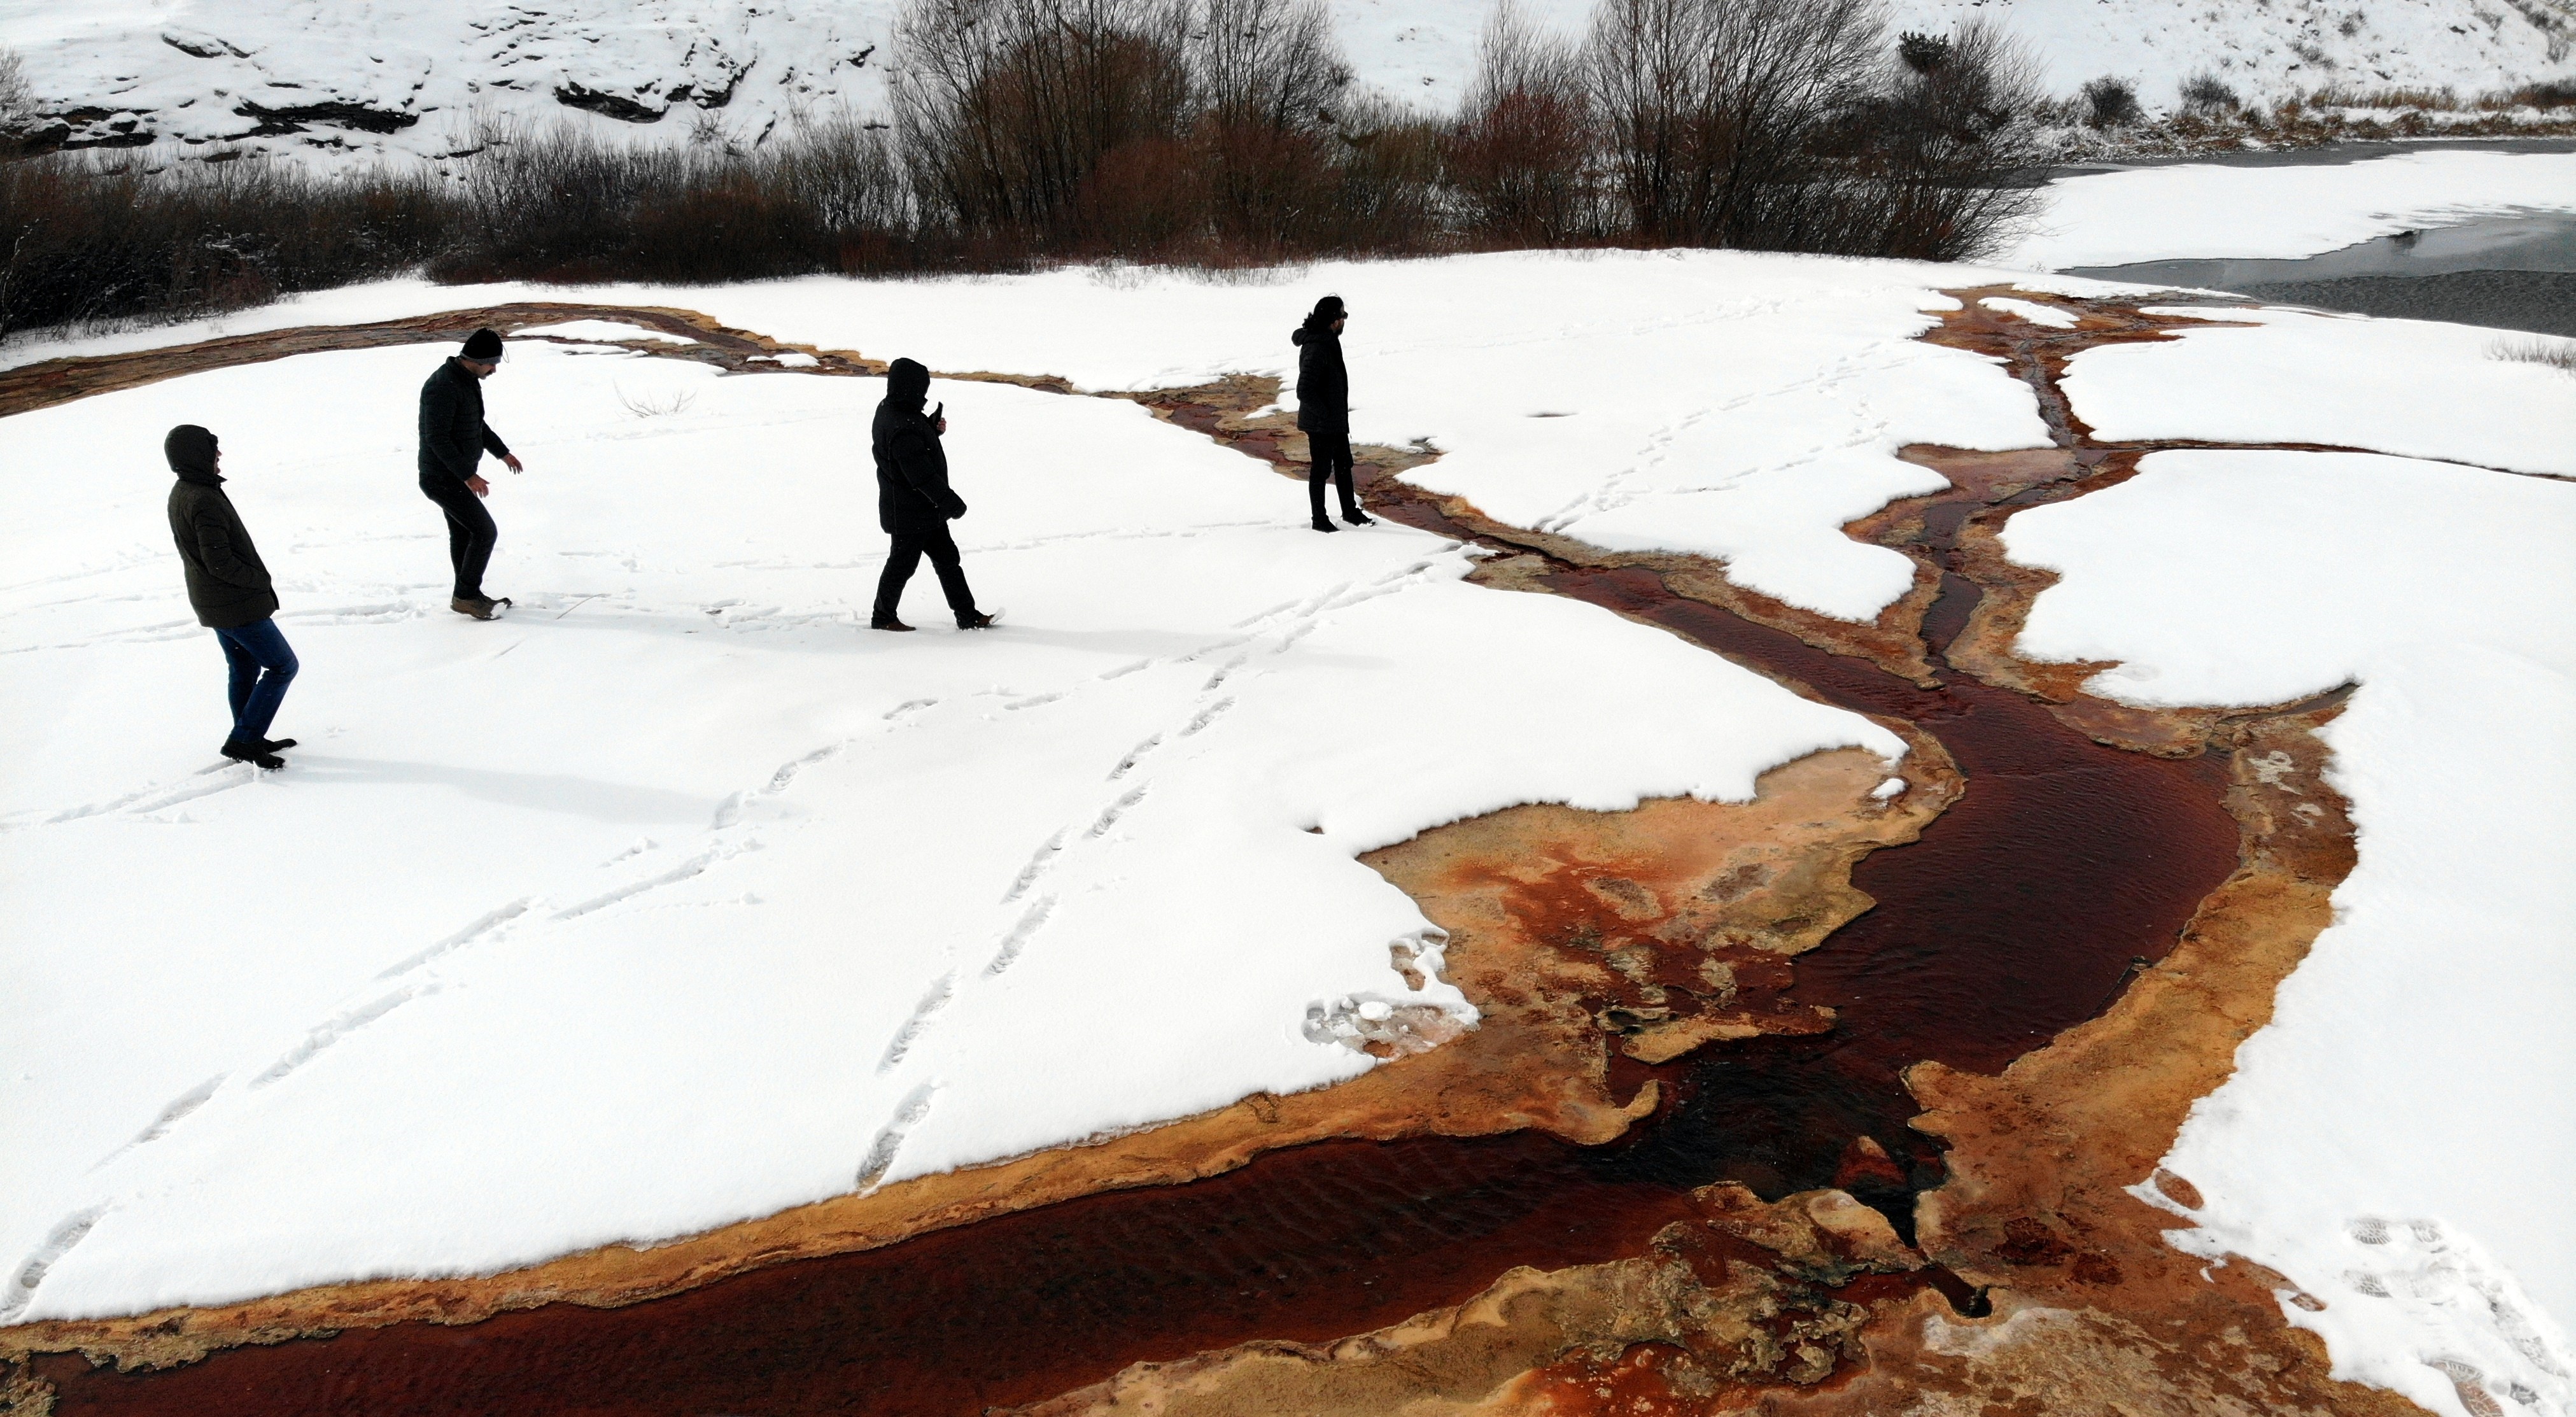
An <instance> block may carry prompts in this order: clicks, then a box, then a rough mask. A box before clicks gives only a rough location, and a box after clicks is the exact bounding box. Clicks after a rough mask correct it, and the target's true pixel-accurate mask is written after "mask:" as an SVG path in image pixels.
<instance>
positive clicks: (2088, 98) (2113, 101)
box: [2082, 74, 2144, 128]
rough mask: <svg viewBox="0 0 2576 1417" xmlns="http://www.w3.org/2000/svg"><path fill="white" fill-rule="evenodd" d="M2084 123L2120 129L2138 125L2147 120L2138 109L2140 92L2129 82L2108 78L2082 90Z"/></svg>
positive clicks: (2103, 78) (2096, 80) (2105, 76)
mask: <svg viewBox="0 0 2576 1417" xmlns="http://www.w3.org/2000/svg"><path fill="white" fill-rule="evenodd" d="M2082 94H2083V99H2084V122H2085V124H2086V126H2088V127H2093V128H2117V127H2121V126H2123V125H2125V124H2130V123H2135V122H2137V121H2138V119H2139V118H2140V117H2142V116H2144V114H2143V112H2142V110H2140V109H2139V107H2138V90H2137V88H2136V86H2134V85H2132V84H2131V83H2130V82H2129V81H2128V80H2126V79H2123V78H2119V77H2117V76H2115V75H2111V74H2104V75H2103V76H2102V77H2100V78H2098V79H2095V80H2093V81H2092V82H2090V83H2088V84H2086V85H2085V86H2084V88H2083V90H2082Z"/></svg>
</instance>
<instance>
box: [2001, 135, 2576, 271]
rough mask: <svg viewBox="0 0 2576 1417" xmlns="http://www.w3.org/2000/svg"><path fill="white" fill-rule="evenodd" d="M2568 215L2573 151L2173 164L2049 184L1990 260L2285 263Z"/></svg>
mask: <svg viewBox="0 0 2576 1417" xmlns="http://www.w3.org/2000/svg"><path fill="white" fill-rule="evenodd" d="M2566 211H2576V153H2482V152H2450V151H2441V152H2420V153H2404V154H2400V155H2398V156H2394V157H2381V158H2372V159H2370V160H2368V161H2365V162H2347V163H2334V164H2320V165H2317V166H2312V167H2311V166H2280V167H2223V166H2220V165H2218V164H2215V163H2181V164H2176V165H2174V166H2170V167H2142V168H2136V169H2132V170H2130V171H2127V172H2094V173H2086V174H2083V175H2081V176H2076V177H2061V178H2059V179H2057V180H2056V181H2054V182H2051V183H2050V184H2049V185H2048V203H2047V206H2046V208H2045V209H2044V210H2043V211H2042V212H2041V214H2040V215H2039V217H2038V218H2037V219H2036V220H2035V221H2034V222H2033V223H2032V226H2031V230H2030V233H2029V234H2028V235H2027V236H2025V237H2023V239H2022V241H2021V243H2020V244H2019V245H2018V246H2017V247H2015V248H2014V249H2013V251H2012V252H2011V254H2009V255H2007V256H2004V257H2002V258H2001V259H2000V260H1999V261H1998V264H2001V265H2007V266H2015V267H2028V268H2030V269H2032V270H2042V271H2054V270H2064V269H2066V268H2068V267H2070V266H2120V265H2127V264H2130V263H2132V262H2138V261H2178V260H2197V259H2217V258H2226V257H2244V258H2252V259H2273V260H2294V259H2297V258H2299V257H2302V256H2314V255H2318V254H2320V253H2322V252H2326V251H2335V250H2340V249H2342V248H2343V247H2346V246H2351V245H2355V244H2357V243H2359V242H2363V241H2369V240H2372V239H2373V238H2376V237H2381V236H2393V235H2395V234H2397V233H2398V232H2401V231H2419V230H2422V229H2424V228H2426V227H2436V226H2450V225H2457V224H2458V223H2460V222H2463V221H2467V220H2470V219H2472V218H2475V217H2481V216H2494V215H2499V214H2503V213H2509V212H2566Z"/></svg>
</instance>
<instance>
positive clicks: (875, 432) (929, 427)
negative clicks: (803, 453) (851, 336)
mask: <svg viewBox="0 0 2576 1417" xmlns="http://www.w3.org/2000/svg"><path fill="white" fill-rule="evenodd" d="M907 365H909V366H910V367H909V368H907V367H906V366H907ZM929 391H930V371H929V370H927V369H924V368H922V367H921V366H920V365H918V364H914V363H913V362H912V361H911V360H909V359H898V360H896V361H895V363H894V369H893V371H892V373H891V374H889V375H888V377H887V379H886V396H885V398H884V399H883V400H882V401H881V402H879V403H878V404H877V416H876V421H875V422H874V424H873V425H871V427H870V428H869V432H868V442H869V450H870V451H871V452H873V453H874V454H875V455H876V461H877V525H878V526H880V527H882V528H884V529H885V530H886V531H887V532H888V533H890V534H892V535H895V536H903V535H906V534H919V533H923V532H929V531H936V530H938V529H939V528H941V527H944V526H946V525H947V524H948V521H949V519H950V518H952V517H962V516H964V515H966V499H965V498H963V497H960V496H958V495H957V494H956V493H955V492H954V491H951V490H950V489H949V486H948V453H947V451H946V450H945V449H943V448H941V447H940V446H939V422H938V419H937V417H936V415H934V414H931V413H928V412H925V411H924V410H923V409H922V406H921V405H922V402H923V399H924V397H925V396H926V395H927V394H928V393H929Z"/></svg>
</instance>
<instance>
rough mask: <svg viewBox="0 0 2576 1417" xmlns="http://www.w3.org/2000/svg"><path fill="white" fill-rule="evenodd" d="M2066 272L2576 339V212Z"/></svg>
mask: <svg viewBox="0 0 2576 1417" xmlns="http://www.w3.org/2000/svg"><path fill="white" fill-rule="evenodd" d="M2066 274H2068V275H2079V276H2096V277H2099V278H2101V279H2103V280H2122V281H2135V282H2137V283H2139V284H2142V285H2169V286H2188V287H2192V288H2195V289H2209V290H2232V291H2237V292H2240V293H2242V294H2245V295H2250V296H2253V297H2254V298H2256V299H2258V300H2266V301H2271V302H2274V303H2277V304H2284V305H2310V306H2315V307H2317V308H2318V309H2323V310H2346V311H2350V312H2352V313H2354V314H2358V315H2379V316H2384V317H2389V318H2395V319H2409V320H2447V321H2451V322H2453V323H2457V324H2463V325H2492V326H2494V327H2496V328H2498V329H2506V330H2527V331H2531V332H2534V333H2539V334H2558V335H2576V215H2569V214H2565V213H2531V214H2525V215H2519V216H2500V217H2487V218H2482V219H2480V220H2476V221H2469V222H2463V223H2461V224H2459V225H2457V226H2445V227H2435V228H2431V229H2428V230H2424V231H2409V232H2400V233H2398V234H2397V235H2395V236H2383V237H2380V238H2378V239H2376V240H2372V241H2364V242H2361V243H2359V244H2358V245H2353V246H2347V247H2344V248H2343V249H2342V250H2340V251H2329V252H2326V253H2325V254H2324V255H2321V256H2310V257H2307V258H2305V259H2302V260H2295V261H2282V260H2236V259H2231V260H2194V261H2144V262H2139V263H2137V264H2135V265H2126V266H2079V267H2073V268H2070V269H2069V270H2068V271H2067V272H2066Z"/></svg>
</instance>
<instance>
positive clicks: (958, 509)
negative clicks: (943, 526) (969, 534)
mask: <svg viewBox="0 0 2576 1417" xmlns="http://www.w3.org/2000/svg"><path fill="white" fill-rule="evenodd" d="M945 510H946V511H947V513H948V519H949V520H950V521H952V522H953V521H955V520H957V519H958V518H960V517H962V516H964V515H966V499H965V498H963V497H960V496H958V495H957V494H956V493H954V492H951V493H949V494H948V506H947V507H946V509H945Z"/></svg>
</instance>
